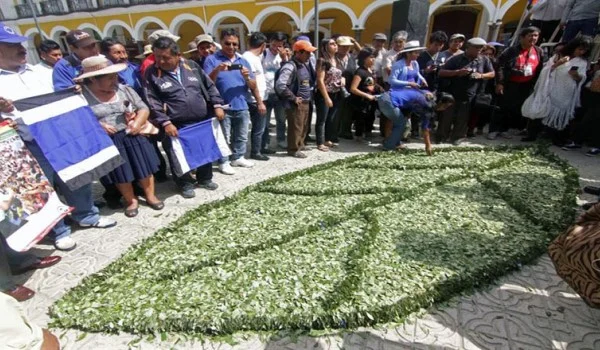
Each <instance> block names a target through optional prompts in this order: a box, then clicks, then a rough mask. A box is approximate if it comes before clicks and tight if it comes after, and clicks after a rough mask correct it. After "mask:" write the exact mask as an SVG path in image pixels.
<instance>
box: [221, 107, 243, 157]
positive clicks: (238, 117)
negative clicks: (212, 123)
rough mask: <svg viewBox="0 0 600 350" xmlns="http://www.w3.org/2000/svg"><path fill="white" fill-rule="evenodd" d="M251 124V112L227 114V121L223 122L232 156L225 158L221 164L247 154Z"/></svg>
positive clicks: (228, 112)
mask: <svg viewBox="0 0 600 350" xmlns="http://www.w3.org/2000/svg"><path fill="white" fill-rule="evenodd" d="M249 123H250V112H248V110H245V111H232V110H228V111H227V112H225V119H224V120H223V121H222V122H221V126H223V133H224V134H225V139H226V140H227V142H228V143H229V145H230V146H231V151H232V154H231V156H230V157H229V158H227V157H223V158H221V159H220V160H219V164H223V163H226V162H228V161H229V160H230V159H231V160H236V159H239V158H241V157H243V156H244V154H246V143H248V124H249Z"/></svg>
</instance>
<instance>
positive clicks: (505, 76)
mask: <svg viewBox="0 0 600 350" xmlns="http://www.w3.org/2000/svg"><path fill="white" fill-rule="evenodd" d="M534 48H535V51H536V52H537V56H538V60H539V62H540V63H539V64H538V66H537V68H536V70H535V72H533V80H532V82H533V83H535V82H536V81H537V79H538V77H539V76H540V73H541V72H542V68H544V52H543V51H542V49H541V48H540V47H538V46H534ZM521 50H523V48H522V47H521V44H517V45H515V46H511V47H509V48H507V49H506V50H504V52H502V54H501V55H500V57H498V70H497V71H496V83H497V84H502V85H505V84H506V83H507V82H508V81H510V77H511V75H513V74H515V73H516V72H515V71H514V70H513V68H514V67H515V63H516V61H517V57H519V53H520V52H521Z"/></svg>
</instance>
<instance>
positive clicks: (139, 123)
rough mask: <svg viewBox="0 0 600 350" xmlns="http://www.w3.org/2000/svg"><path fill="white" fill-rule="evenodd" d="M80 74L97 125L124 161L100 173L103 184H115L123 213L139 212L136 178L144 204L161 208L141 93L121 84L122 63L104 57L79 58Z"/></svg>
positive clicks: (154, 157)
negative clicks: (110, 169) (123, 201)
mask: <svg viewBox="0 0 600 350" xmlns="http://www.w3.org/2000/svg"><path fill="white" fill-rule="evenodd" d="M81 64H82V68H83V72H82V74H81V75H80V76H79V77H77V78H76V81H77V82H80V83H81V84H82V85H83V96H84V97H85V98H86V100H87V101H88V103H89V105H90V107H91V108H92V110H93V111H94V114H95V115H96V117H97V118H98V121H99V122H100V125H101V126H102V128H103V129H104V131H106V133H107V134H108V135H110V137H111V139H112V140H113V142H114V144H115V146H116V147H117V149H118V150H119V153H120V154H121V157H122V158H123V160H124V163H123V164H122V165H121V166H119V167H118V168H116V169H114V170H113V171H111V172H110V173H109V174H107V175H105V176H103V177H102V178H101V179H100V181H101V182H102V184H104V185H113V184H114V185H115V186H116V187H117V189H118V190H119V192H121V194H122V195H123V199H124V200H125V216H127V217H134V216H136V215H137V214H138V207H139V204H138V199H137V197H136V196H135V194H134V192H133V186H132V185H131V183H132V182H133V181H137V182H138V183H139V184H140V186H141V187H142V190H143V191H144V194H145V197H146V203H147V204H148V205H149V206H150V207H151V208H152V209H155V210H161V209H162V208H163V207H164V203H163V202H162V201H161V200H160V199H158V198H157V197H156V195H155V193H154V177H153V176H152V174H153V173H155V172H156V171H157V170H158V166H159V164H160V162H159V159H158V157H157V155H156V152H155V151H154V148H153V147H152V144H151V143H150V141H149V140H148V138H147V137H146V136H144V133H152V132H153V130H155V128H153V127H152V126H151V125H150V124H148V123H147V120H148V116H149V114H150V110H149V109H148V107H147V106H146V104H145V103H144V102H143V101H142V99H141V98H140V96H139V95H138V94H137V93H136V92H135V91H134V90H133V89H132V88H130V87H129V86H125V85H120V84H119V80H118V76H117V73H118V72H120V71H122V70H124V69H125V68H126V65H125V64H113V63H112V62H110V61H109V60H108V59H107V58H106V57H104V56H94V57H90V58H86V59H85V60H83V61H82V63H81Z"/></svg>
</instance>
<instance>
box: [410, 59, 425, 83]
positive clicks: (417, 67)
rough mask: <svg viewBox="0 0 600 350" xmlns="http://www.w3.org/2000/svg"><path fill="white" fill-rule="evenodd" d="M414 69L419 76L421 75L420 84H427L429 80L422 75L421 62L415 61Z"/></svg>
mask: <svg viewBox="0 0 600 350" xmlns="http://www.w3.org/2000/svg"><path fill="white" fill-rule="evenodd" d="M412 64H413V69H414V70H415V71H416V72H417V74H418V75H419V83H425V84H427V80H426V79H425V77H424V76H423V75H422V74H421V70H420V69H421V67H419V62H418V61H413V63H412Z"/></svg>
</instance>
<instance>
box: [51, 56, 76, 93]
mask: <svg viewBox="0 0 600 350" xmlns="http://www.w3.org/2000/svg"><path fill="white" fill-rule="evenodd" d="M74 75H75V69H74V68H73V67H72V66H71V65H70V64H69V63H68V62H67V61H65V60H64V59H61V60H60V61H58V62H57V63H56V65H55V66H54V69H53V70H52V85H54V90H55V91H58V90H64V89H68V88H70V87H71V86H73V85H75V83H74V82H73V78H75V76H74Z"/></svg>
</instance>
